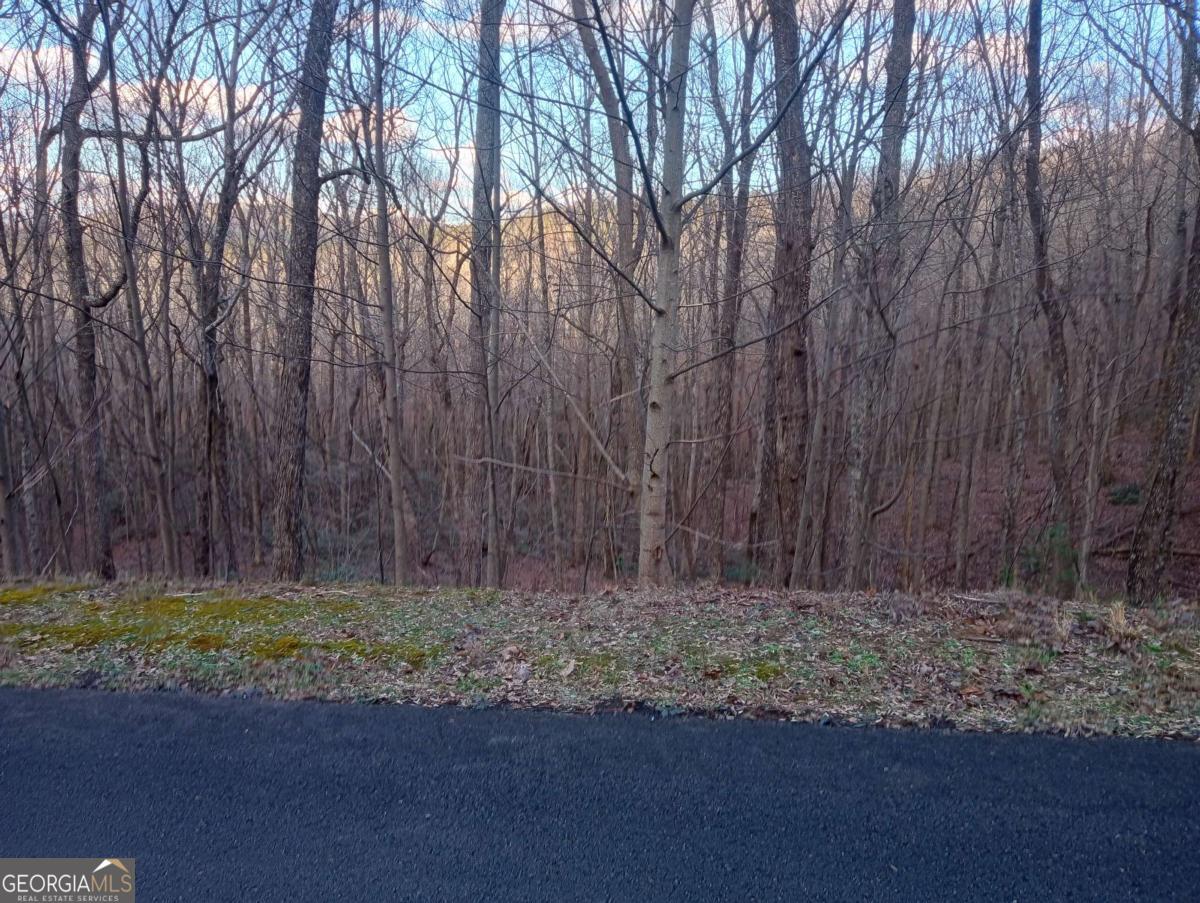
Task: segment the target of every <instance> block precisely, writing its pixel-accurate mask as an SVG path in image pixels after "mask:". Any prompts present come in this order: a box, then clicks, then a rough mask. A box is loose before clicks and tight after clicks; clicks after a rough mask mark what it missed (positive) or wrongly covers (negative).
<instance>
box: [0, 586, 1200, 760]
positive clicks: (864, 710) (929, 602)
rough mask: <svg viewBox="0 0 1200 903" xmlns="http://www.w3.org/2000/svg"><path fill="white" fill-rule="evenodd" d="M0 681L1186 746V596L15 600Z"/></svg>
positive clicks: (1199, 614) (437, 595) (11, 595)
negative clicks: (1142, 599) (1124, 600)
mask: <svg viewBox="0 0 1200 903" xmlns="http://www.w3.org/2000/svg"><path fill="white" fill-rule="evenodd" d="M0 685H9V686H34V687H95V688H103V689H111V690H183V691H192V692H201V693H216V694H235V693H236V694H250V695H255V696H258V695H265V696H271V697H278V698H290V699H297V698H310V699H325V700H332V701H345V702H409V703H417V704H422V705H439V704H451V705H475V706H490V705H510V706H520V707H541V708H551V709H558V710H566V711H577V712H594V711H605V710H612V709H642V710H647V711H650V712H652V713H659V714H662V715H670V714H683V713H703V714H709V715H717V716H728V715H746V716H759V717H774V718H792V719H797V720H825V719H828V720H831V721H835V722H839V723H854V724H882V725H890V726H904V725H907V726H940V727H955V728H961V729H967V730H999V731H1050V732H1061V733H1068V734H1121V735H1129V736H1159V737H1185V738H1191V739H1200V601H1196V602H1175V603H1173V604H1171V605H1170V606H1164V607H1162V608H1157V609H1129V608H1125V607H1124V606H1123V605H1122V604H1120V603H1116V604H1113V603H1098V602H1086V601H1079V602H1065V603H1060V602H1056V601H1052V600H1047V599H1041V598H1037V597H1032V596H1028V595H1023V594H1020V593H1016V592H996V593H971V594H941V595H929V596H923V597H911V596H906V595H902V594H895V593H889V594H865V593H856V594H835V593H785V592H772V591H767V590H763V591H752V590H729V589H724V588H720V587H713V586H709V587H691V588H688V589H686V590H685V589H679V590H671V591H667V592H647V591H643V590H609V591H605V592H602V593H599V594H595V595H588V596H566V595H549V594H536V593H516V592H497V591H491V590H478V589H394V588H389V587H379V586H370V585H322V586H299V585H292V586H284V585H266V584H263V585H253V586H251V585H245V584H242V585H236V586H225V587H216V588H213V587H193V588H186V587H178V586H163V585H152V584H115V585H103V586H87V585H65V584H45V585H16V586H10V587H8V588H0Z"/></svg>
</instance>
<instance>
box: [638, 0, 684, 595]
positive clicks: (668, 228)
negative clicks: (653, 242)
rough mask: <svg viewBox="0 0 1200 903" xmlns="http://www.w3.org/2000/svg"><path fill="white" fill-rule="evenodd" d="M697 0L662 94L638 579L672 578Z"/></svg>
mask: <svg viewBox="0 0 1200 903" xmlns="http://www.w3.org/2000/svg"><path fill="white" fill-rule="evenodd" d="M694 5H695V3H694V0H675V4H674V7H673V10H672V22H671V59H670V62H669V64H668V65H669V68H668V70H667V82H666V85H665V86H664V91H663V95H664V97H665V103H664V105H663V111H662V116H663V127H662V137H663V144H662V147H663V162H662V188H661V191H660V194H659V201H658V209H659V211H660V215H661V218H662V223H661V225H660V228H659V251H658V272H657V273H656V276H655V287H654V301H655V306H656V308H657V309H656V310H654V311H653V312H652V315H651V318H650V348H649V355H648V356H649V361H650V368H649V377H648V383H649V389H648V393H647V397H646V432H645V442H644V448H643V452H642V459H643V466H642V498H641V512H640V516H639V520H638V526H639V549H638V582H639V583H641V584H642V585H643V586H646V585H663V584H666V583H670V582H671V579H672V572H671V561H670V557H669V555H668V553H667V498H668V496H669V495H670V491H671V484H670V481H669V479H668V473H669V471H668V456H669V454H670V444H671V424H672V420H673V418H674V413H675V386H674V384H673V380H672V378H671V373H672V370H673V368H674V361H675V348H676V343H677V338H676V334H677V332H678V320H679V291H680V283H679V260H680V257H679V242H680V237H681V235H682V231H683V207H682V200H683V173H684V146H683V129H684V114H685V112H686V101H687V90H686V89H687V73H688V55H689V51H690V49H691V37H692V10H693V6H694Z"/></svg>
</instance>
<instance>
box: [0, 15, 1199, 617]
mask: <svg viewBox="0 0 1200 903" xmlns="http://www.w3.org/2000/svg"><path fill="white" fill-rule="evenodd" d="M11 12H12V15H10V16H7V17H5V18H4V19H3V20H0V137H2V139H3V140H2V141H0V202H2V203H0V268H2V269H0V279H2V280H3V294H2V296H0V519H2V521H3V523H2V525H0V527H2V528H0V551H2V553H3V554H2V559H0V563H2V565H3V571H4V576H5V577H6V578H18V577H32V576H49V575H82V574H91V575H95V576H97V577H100V578H104V579H110V578H113V577H118V576H119V577H140V576H143V575H161V576H165V577H172V578H175V577H200V578H214V579H232V578H234V577H238V576H247V575H250V576H254V575H261V576H270V577H273V578H275V579H284V580H299V579H302V578H314V579H318V580H350V579H359V580H376V581H380V582H394V583H397V584H414V585H436V584H457V585H482V586H489V587H509V588H520V589H554V590H564V591H570V592H587V591H589V590H592V589H595V588H598V587H600V586H603V585H607V584H610V583H614V582H623V581H637V582H639V583H642V584H644V585H653V586H663V585H667V584H670V583H673V582H687V583H691V582H697V581H710V580H716V581H724V582H728V583H733V584H753V585H768V586H787V587H790V588H794V589H813V590H822V589H834V588H841V589H847V590H899V591H905V592H919V591H922V590H925V589H929V588H945V587H954V588H959V589H968V588H975V587H988V588H991V587H996V586H1002V585H1003V586H1019V587H1024V588H1028V589H1031V590H1034V591H1038V592H1046V593H1050V594H1054V595H1058V596H1060V597H1062V598H1068V597H1072V596H1077V595H1081V594H1090V593H1098V594H1108V595H1121V594H1124V596H1125V597H1126V598H1127V599H1128V600H1129V601H1130V602H1133V603H1139V604H1150V603H1153V602H1155V601H1157V600H1169V599H1172V598H1177V597H1181V596H1183V597H1194V596H1196V595H1197V594H1200V473H1198V472H1197V466H1196V457H1197V453H1198V451H1200V189H1198V187H1197V165H1196V163H1197V158H1198V157H1200V122H1198V121H1197V114H1196V98H1197V78H1198V77H1200V50H1198V47H1200V22H1198V19H1197V9H1196V3H1195V0H1155V2H1148V3H1143V4H1138V5H1134V6H1131V5H1128V4H1124V3H1119V2H1116V0H1079V2H1067V0H1044V2H1043V0H1028V2H1024V0H928V2H927V0H921V2H915V0H804V2H799V3H797V2H795V0H752V2H729V0H651V2H643V3H625V2H602V0H569V2H568V0H555V2H550V3H532V2H526V0H480V2H476V3H469V2H466V0H441V2H438V3H416V2H411V0H341V2H338V0H313V2H312V3H309V4H293V3H288V2H284V0H200V2H195V3H183V2H176V0H72V2H68V3H66V4H59V3H53V2H50V0H39V2H38V3H37V4H36V5H29V4H17V5H16V6H15V7H13V8H12V10H11Z"/></svg>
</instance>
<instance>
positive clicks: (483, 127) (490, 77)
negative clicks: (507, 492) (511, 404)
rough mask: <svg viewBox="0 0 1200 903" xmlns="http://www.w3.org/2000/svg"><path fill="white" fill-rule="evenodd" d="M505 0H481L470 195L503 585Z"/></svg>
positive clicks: (489, 509)
mask: <svg viewBox="0 0 1200 903" xmlns="http://www.w3.org/2000/svg"><path fill="white" fill-rule="evenodd" d="M504 4H505V0H483V8H482V11H481V16H482V22H481V25H480V30H479V71H478V83H477V85H476V108H475V181H474V190H473V196H472V210H471V220H472V235H471V306H472V313H473V315H474V319H473V323H472V325H473V327H474V331H475V342H476V344H477V351H478V356H479V388H480V392H481V405H480V407H481V410H480V418H479V421H480V422H479V425H480V429H481V430H482V432H481V435H480V439H481V443H482V454H481V455H480V457H481V458H483V459H484V463H483V468H484V475H485V480H484V483H485V486H484V494H485V505H486V513H485V515H484V537H483V544H482V548H481V570H480V580H481V582H482V583H483V585H485V586H499V585H500V499H499V494H500V488H499V485H498V483H499V474H498V472H497V466H496V461H497V455H498V435H497V429H498V428H497V424H496V418H497V416H498V413H499V412H498V410H497V405H498V404H499V397H498V396H499V367H500V360H499V356H498V355H497V354H496V351H497V347H498V341H499V332H498V328H499V310H500V282H499V279H498V278H497V275H498V273H499V262H500V246H499V242H498V241H497V238H498V236H499V217H500V211H499V210H498V209H497V207H498V203H497V202H498V198H499V183H500V20H501V18H502V17H503V15H504Z"/></svg>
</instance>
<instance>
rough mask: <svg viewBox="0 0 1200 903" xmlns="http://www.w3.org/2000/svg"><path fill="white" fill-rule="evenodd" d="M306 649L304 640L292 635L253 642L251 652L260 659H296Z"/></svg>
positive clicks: (286, 634) (250, 647)
mask: <svg viewBox="0 0 1200 903" xmlns="http://www.w3.org/2000/svg"><path fill="white" fill-rule="evenodd" d="M304 647H305V642H304V640H302V639H300V637H298V636H294V635H293V634H290V633H285V634H283V636H277V637H273V638H269V639H260V640H256V641H254V642H252V643H251V644H250V646H249V651H250V652H251V653H252V654H254V655H256V656H258V657H259V658H269V659H280V658H294V657H295V656H296V655H298V654H299V653H300V651H301V650H303V649H304Z"/></svg>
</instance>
